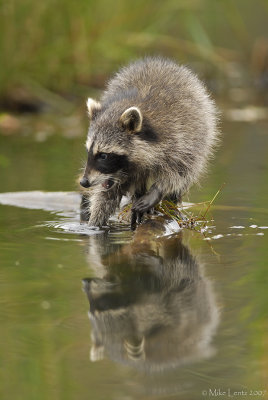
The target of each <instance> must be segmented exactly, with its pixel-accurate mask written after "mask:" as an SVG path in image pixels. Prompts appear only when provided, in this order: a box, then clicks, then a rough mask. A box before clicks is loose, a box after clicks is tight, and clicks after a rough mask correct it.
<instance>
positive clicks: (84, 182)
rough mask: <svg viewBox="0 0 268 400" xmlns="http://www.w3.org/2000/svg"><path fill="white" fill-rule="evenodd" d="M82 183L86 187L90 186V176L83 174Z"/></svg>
mask: <svg viewBox="0 0 268 400" xmlns="http://www.w3.org/2000/svg"><path fill="white" fill-rule="evenodd" d="M80 185H81V186H83V187H84V188H88V187H90V183H89V180H88V178H86V177H85V176H83V178H82V179H81V181H80Z"/></svg>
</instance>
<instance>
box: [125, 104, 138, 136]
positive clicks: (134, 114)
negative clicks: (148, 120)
mask: <svg viewBox="0 0 268 400" xmlns="http://www.w3.org/2000/svg"><path fill="white" fill-rule="evenodd" d="M119 123H120V125H121V128H122V129H124V130H127V131H128V132H130V133H136V132H140V131H141V128H142V114H141V111H140V109H139V108H138V107H130V108H128V109H127V110H126V111H124V112H123V114H122V115H121V117H120V119H119Z"/></svg>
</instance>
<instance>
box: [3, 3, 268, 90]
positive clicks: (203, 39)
mask: <svg viewBox="0 0 268 400" xmlns="http://www.w3.org/2000/svg"><path fill="white" fill-rule="evenodd" d="M0 7H1V10H0V11H1V12H0V27H1V28H0V29H1V32H0V38H1V39H0V53H1V65H0V68H1V74H0V89H1V90H2V93H5V92H6V93H7V92H8V91H9V90H11V89H12V88H14V87H17V86H20V85H23V86H27V87H28V88H29V90H35V88H36V87H38V85H39V86H40V87H45V88H48V89H52V90H56V91H58V92H62V93H64V92H68V91H70V90H72V91H75V90H76V91H79V90H82V91H84V90H85V89H86V88H85V85H88V84H92V85H94V86H102V85H103V82H104V80H105V79H106V77H107V75H109V74H110V73H111V72H112V71H114V70H116V69H117V68H118V66H119V65H121V64H123V63H125V62H126V61H128V60H129V59H130V58H136V57H138V56H142V55H144V54H163V55H166V56H170V57H174V58H175V59H177V60H180V61H186V62H187V63H189V62H190V61H191V60H194V61H201V62H202V61H204V63H203V65H205V66H206V67H205V68H206V71H207V72H209V71H210V70H211V69H214V70H216V71H217V70H218V71H221V72H222V71H226V61H229V60H231V61H233V60H239V59H240V60H244V63H245V66H246V65H249V64H250V63H249V62H248V61H249V60H250V57H249V53H250V49H251V48H252V46H253V45H254V41H255V40H256V39H257V38H258V37H261V36H263V37H265V30H266V21H267V13H268V10H267V5H266V3H265V0H261V1H260V2H259V3H258V7H255V8H254V14H253V16H254V18H252V7H251V2H250V1H249V0H237V1H236V2H232V1H230V0H226V1H221V2H216V1H211V0H199V1H180V2H176V1H173V0H167V1H165V2H161V1H155V0H147V2H144V1H142V0H137V1H136V2H135V4H132V5H131V7H130V4H129V3H128V2H126V1H125V0H117V1H116V2H109V1H106V0H99V1H97V2H96V1H93V0H80V1H74V0H66V1H64V2H55V1H53V0H48V1H46V2H37V1H34V0H18V1H16V2H13V1H6V2H2V5H1V6H0ZM222 21H224V23H222ZM248 32H250V36H249V34H248ZM246 57H248V59H246ZM199 65H200V64H199ZM3 91H4V92H3Z"/></svg>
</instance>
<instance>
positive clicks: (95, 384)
mask: <svg viewBox="0 0 268 400" xmlns="http://www.w3.org/2000/svg"><path fill="white" fill-rule="evenodd" d="M267 127H268V126H267V121H259V122H254V123H249V122H241V121H240V122H239V121H237V122H234V121H225V122H224V124H223V127H222V129H223V131H224V132H225V136H224V141H223V145H222V147H221V149H220V150H219V152H218V154H217V157H216V159H215V161H214V162H213V164H212V168H211V173H210V174H209V175H208V176H207V178H206V179H205V180H204V181H203V187H202V188H201V189H193V190H192V191H191V194H190V196H189V198H188V199H185V200H190V201H195V202H197V201H205V200H208V199H211V198H212V197H213V195H214V194H215V193H216V191H217V190H218V189H219V187H220V186H221V184H222V183H223V182H226V186H225V188H224V189H223V190H222V192H221V193H220V195H219V196H218V198H217V200H216V203H215V206H214V208H213V210H212V214H213V217H214V221H212V222H211V223H210V228H209V230H207V231H206V232H205V235H204V234H200V233H197V232H194V231H189V230H184V231H179V230H178V229H174V226H173V225H163V223H159V222H148V223H147V224H145V225H143V226H141V227H140V228H139V229H138V230H137V232H136V233H135V234H133V232H131V231H130V230H129V228H128V226H127V225H120V224H118V222H117V221H116V220H114V221H113V222H112V226H111V228H110V229H105V230H102V231H91V230H89V229H88V228H87V227H86V226H84V225H80V222H79V202H80V199H79V195H78V194H77V193H73V192H74V191H75V189H76V185H75V183H74V177H75V175H76V174H77V170H78V169H79V167H80V159H82V158H83V155H84V150H83V144H82V139H81V138H75V137H73V138H70V139H66V138H63V137H61V136H60V135H58V136H56V135H52V136H51V137H47V138H45V140H43V141H35V140H33V137H32V136H31V135H30V136H25V137H20V138H19V137H0V149H1V150H0V163H1V169H0V182H1V192H2V193H5V192H21V191H26V193H24V194H20V195H18V194H16V195H15V197H14V195H13V196H12V195H0V202H1V203H5V204H2V205H0V240H1V241H0V246H1V247H0V248H1V260H0V264H1V268H0V281H1V291H0V303H1V307H0V323H1V336H0V347H1V351H0V366H1V368H0V382H1V383H0V398H1V399H11V398H12V399H27V400H29V399H33V400H36V399H38V400H39V399H64V400H66V399H94V400H95V399H96V400H102V399H159V400H160V399H161V400H162V399H167V398H172V399H173V398H174V399H183V400H185V399H190V400H195V399H198V400H199V399H206V398H212V397H216V398H231V397H230V396H231V395H233V398H234V399H259V398H267V390H268V387H267V382H268V378H267V371H268V358H267V354H268V342H267V331H268V329H267V328H268V323H267V313H268V292H267V283H268V282H267V276H268V274H267V268H268V267H267V255H268V254H267V252H268V250H267V249H268V246H267V235H268V230H267V226H268V220H267V175H268V172H267V171H268V165H267V159H268V157H267V145H268V136H267ZM37 190H44V191H50V192H58V191H59V190H61V191H65V192H71V193H69V194H66V193H50V194H44V193H40V192H34V193H31V192H30V191H37ZM11 204H13V205H11ZM82 280H83V282H82ZM88 300H90V305H89V301H88ZM89 310H91V313H90V314H89V317H90V318H89V317H88V311H89ZM265 391H266V392H265ZM235 392H239V393H235Z"/></svg>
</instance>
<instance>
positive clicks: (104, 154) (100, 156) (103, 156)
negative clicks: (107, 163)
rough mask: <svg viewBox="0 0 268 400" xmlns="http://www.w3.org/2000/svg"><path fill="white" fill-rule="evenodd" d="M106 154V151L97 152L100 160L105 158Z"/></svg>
mask: <svg viewBox="0 0 268 400" xmlns="http://www.w3.org/2000/svg"><path fill="white" fill-rule="evenodd" d="M107 157H108V154H107V153H100V154H99V159H100V160H107Z"/></svg>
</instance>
